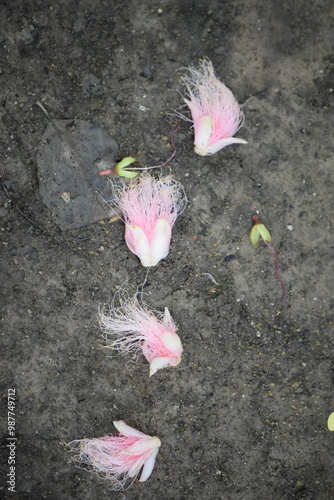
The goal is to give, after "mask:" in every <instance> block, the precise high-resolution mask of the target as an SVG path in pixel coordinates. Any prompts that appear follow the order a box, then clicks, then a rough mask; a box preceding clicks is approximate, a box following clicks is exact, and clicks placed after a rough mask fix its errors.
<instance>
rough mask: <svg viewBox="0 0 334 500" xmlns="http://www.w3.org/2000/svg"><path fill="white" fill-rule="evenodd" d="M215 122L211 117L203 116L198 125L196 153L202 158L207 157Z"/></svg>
mask: <svg viewBox="0 0 334 500" xmlns="http://www.w3.org/2000/svg"><path fill="white" fill-rule="evenodd" d="M212 125H213V120H212V117H211V116H201V118H200V119H199V120H198V123H197V124H196V130H195V141H194V144H195V151H196V153H197V154H199V155H201V156H205V155H206V154H207V153H206V152H205V151H206V150H207V148H208V144H209V142H210V137H211V133H212Z"/></svg>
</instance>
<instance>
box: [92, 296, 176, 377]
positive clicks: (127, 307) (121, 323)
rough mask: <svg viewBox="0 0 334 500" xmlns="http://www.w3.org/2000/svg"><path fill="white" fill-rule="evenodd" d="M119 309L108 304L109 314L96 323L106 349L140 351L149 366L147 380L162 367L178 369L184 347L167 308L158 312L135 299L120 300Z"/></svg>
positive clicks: (124, 298) (103, 314) (126, 351)
mask: <svg viewBox="0 0 334 500" xmlns="http://www.w3.org/2000/svg"><path fill="white" fill-rule="evenodd" d="M119 302H120V305H119V307H114V304H113V303H112V304H111V307H110V309H109V311H107V312H106V313H105V312H103V311H102V312H101V313H100V318H99V323H100V328H101V330H102V331H103V332H104V335H105V338H106V341H107V346H106V347H108V348H111V349H113V350H115V351H117V352H118V354H129V353H133V354H134V357H135V358H136V357H137V356H138V354H139V353H140V352H142V354H143V355H144V356H145V358H146V359H147V361H148V362H149V364H150V375H149V376H150V377H151V376H152V375H154V374H155V373H156V372H157V371H158V370H160V369H161V368H166V367H168V366H177V365H178V364H179V363H180V361H181V355H182V351H183V347H182V344H181V340H180V337H179V336H178V334H177V333H176V332H177V327H176V325H175V323H174V321H173V319H172V317H171V315H170V312H169V310H168V309H167V307H166V308H165V311H164V313H163V314H162V313H159V312H158V311H155V310H154V309H152V308H149V306H147V305H146V304H143V305H142V306H141V305H140V304H139V302H138V300H137V297H136V296H135V297H133V298H127V297H121V296H120V298H119Z"/></svg>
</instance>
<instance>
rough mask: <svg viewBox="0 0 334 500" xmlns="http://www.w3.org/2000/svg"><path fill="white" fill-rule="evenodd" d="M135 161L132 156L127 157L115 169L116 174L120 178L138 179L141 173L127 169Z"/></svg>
mask: <svg viewBox="0 0 334 500" xmlns="http://www.w3.org/2000/svg"><path fill="white" fill-rule="evenodd" d="M135 161H136V158H132V156H126V157H125V158H123V160H121V161H120V162H118V163H117V165H116V166H115V168H114V171H115V173H116V174H117V175H119V176H120V177H126V178H127V179H133V178H134V177H137V175H138V173H139V172H134V171H132V170H127V169H126V167H128V166H129V165H131V163H133V162H135Z"/></svg>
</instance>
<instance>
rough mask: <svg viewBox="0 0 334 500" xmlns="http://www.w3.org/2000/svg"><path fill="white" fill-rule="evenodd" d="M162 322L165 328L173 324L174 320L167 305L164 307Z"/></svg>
mask: <svg viewBox="0 0 334 500" xmlns="http://www.w3.org/2000/svg"><path fill="white" fill-rule="evenodd" d="M162 323H163V325H164V326H165V327H166V328H171V327H172V326H174V321H173V319H172V317H171V315H170V312H169V310H168V307H165V314H164V317H163V319H162Z"/></svg>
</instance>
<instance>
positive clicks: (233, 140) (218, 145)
mask: <svg viewBox="0 0 334 500" xmlns="http://www.w3.org/2000/svg"><path fill="white" fill-rule="evenodd" d="M230 144H247V141H244V139H238V138H237V137H225V138H224V139H219V141H217V142H215V143H214V144H210V146H208V147H207V148H206V150H205V152H204V154H203V153H198V154H201V155H202V156H210V155H213V154H215V153H217V151H219V150H220V149H223V148H225V146H229V145H230ZM195 151H196V149H195ZM196 153H197V151H196Z"/></svg>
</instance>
